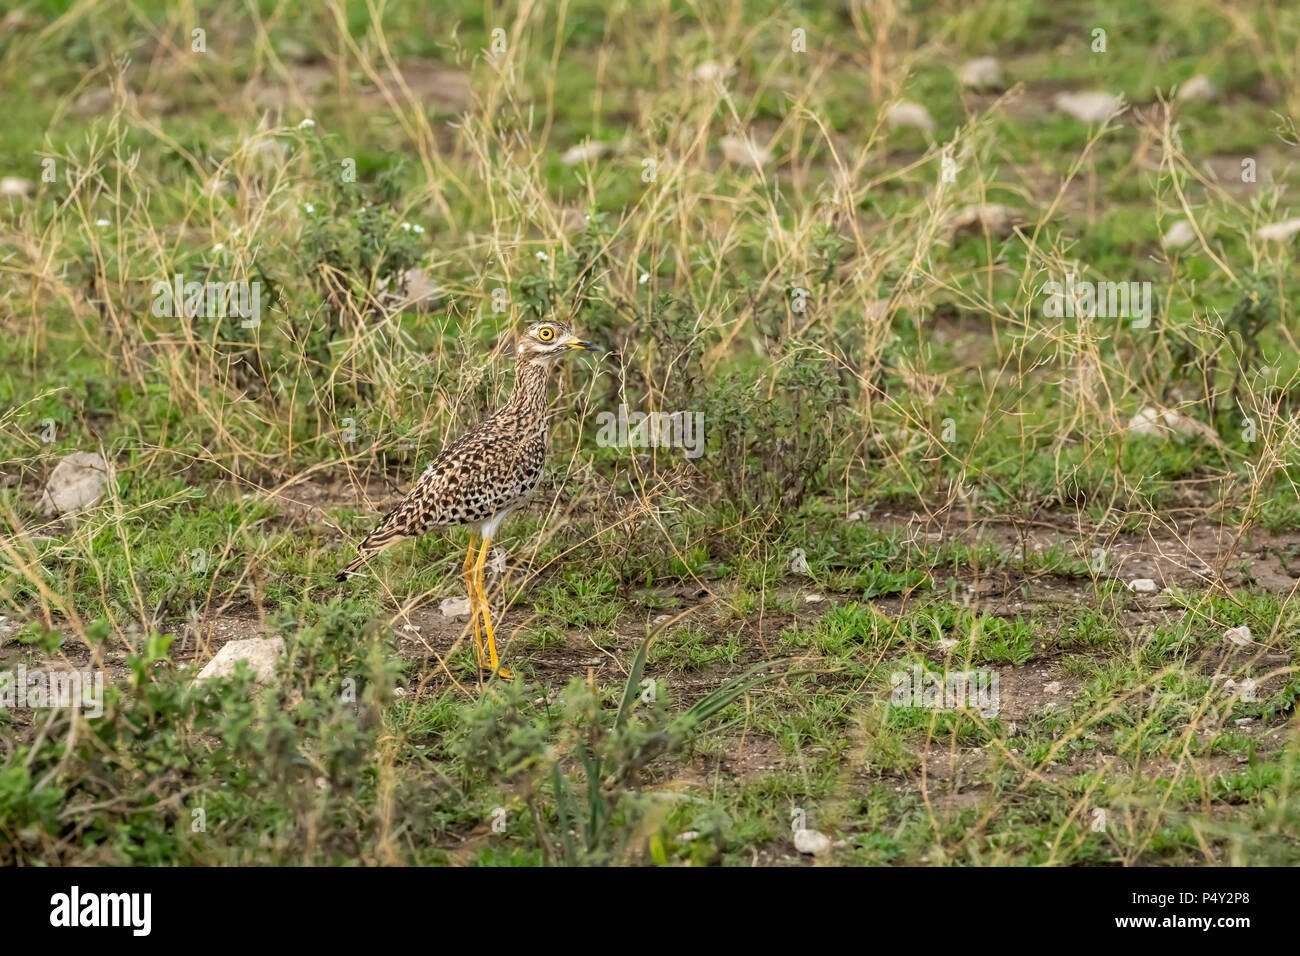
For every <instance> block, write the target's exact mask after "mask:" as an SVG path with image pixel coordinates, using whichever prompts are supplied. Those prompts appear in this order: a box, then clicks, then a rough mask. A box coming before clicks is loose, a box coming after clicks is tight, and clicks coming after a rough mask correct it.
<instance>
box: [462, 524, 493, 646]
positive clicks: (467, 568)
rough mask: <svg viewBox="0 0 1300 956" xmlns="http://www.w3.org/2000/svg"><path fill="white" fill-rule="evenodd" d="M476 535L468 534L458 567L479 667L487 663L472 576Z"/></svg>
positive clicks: (474, 583) (476, 592) (476, 593)
mask: <svg viewBox="0 0 1300 956" xmlns="http://www.w3.org/2000/svg"><path fill="white" fill-rule="evenodd" d="M477 538H478V535H476V534H474V533H473V532H471V533H470V536H469V550H468V551H466V552H465V564H464V566H463V567H462V568H461V569H460V574H461V577H462V578H464V579H465V590H466V591H467V592H468V593H469V616H470V620H472V621H473V622H474V655H475V657H476V658H477V659H478V666H479V667H480V668H481V667H483V666H484V665H485V664H486V663H487V660H486V658H487V655H486V654H484V653H483V634H482V632H480V631H479V626H478V613H479V607H481V605H480V604H479V596H478V587H477V581H476V579H475V577H474V557H475V552H474V549H475V547H476V546H477V544H478V541H477Z"/></svg>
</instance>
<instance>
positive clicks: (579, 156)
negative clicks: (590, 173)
mask: <svg viewBox="0 0 1300 956" xmlns="http://www.w3.org/2000/svg"><path fill="white" fill-rule="evenodd" d="M608 152H609V143H602V142H600V141H599V140H590V141H588V142H586V143H579V144H578V145H577V146H573V147H571V148H570V149H569V150H568V151H566V152H565V154H564V155H563V156H561V157H560V162H562V163H564V165H565V166H577V165H578V164H579V163H591V162H595V161H596V160H598V159H600V157H602V156H604V155H605V154H606V153H608Z"/></svg>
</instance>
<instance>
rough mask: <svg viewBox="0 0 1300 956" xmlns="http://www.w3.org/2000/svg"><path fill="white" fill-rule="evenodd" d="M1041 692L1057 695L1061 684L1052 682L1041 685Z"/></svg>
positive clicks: (1056, 681)
mask: <svg viewBox="0 0 1300 956" xmlns="http://www.w3.org/2000/svg"><path fill="white" fill-rule="evenodd" d="M1043 691H1044V692H1045V693H1048V694H1059V693H1060V692H1061V682H1060V681H1059V680H1054V681H1051V682H1049V683H1046V684H1044V685H1043Z"/></svg>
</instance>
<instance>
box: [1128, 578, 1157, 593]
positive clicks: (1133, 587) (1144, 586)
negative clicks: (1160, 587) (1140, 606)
mask: <svg viewBox="0 0 1300 956" xmlns="http://www.w3.org/2000/svg"><path fill="white" fill-rule="evenodd" d="M1128 589H1129V590H1130V591H1134V592H1136V593H1138V594H1155V593H1156V582H1155V581H1152V580H1151V579H1150V578H1134V579H1133V580H1132V581H1130V582H1129V583H1128Z"/></svg>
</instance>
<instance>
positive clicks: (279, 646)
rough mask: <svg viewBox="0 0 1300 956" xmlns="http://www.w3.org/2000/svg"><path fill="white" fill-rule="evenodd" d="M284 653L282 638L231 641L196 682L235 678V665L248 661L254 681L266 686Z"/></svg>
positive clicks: (218, 652) (217, 654)
mask: <svg viewBox="0 0 1300 956" xmlns="http://www.w3.org/2000/svg"><path fill="white" fill-rule="evenodd" d="M283 653H284V638H281V637H252V638H248V639H246V640H242V641H231V642H229V643H228V644H226V645H225V646H223V647H222V648H221V650H219V651H217V653H216V656H215V657H213V658H212V660H210V661H208V663H207V665H206V666H205V667H204V668H203V670H201V671H199V674H198V677H196V678H195V680H208V679H209V678H212V677H233V676H234V673H235V665H236V664H238V663H239V662H240V661H247V662H248V668H249V670H251V671H252V672H253V678H254V680H256V682H257V683H259V684H265V683H267V682H269V681H270V680H271V678H272V677H274V676H275V662H276V659H277V658H278V657H279V656H280V655H281V654H283Z"/></svg>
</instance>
